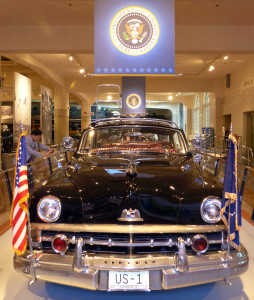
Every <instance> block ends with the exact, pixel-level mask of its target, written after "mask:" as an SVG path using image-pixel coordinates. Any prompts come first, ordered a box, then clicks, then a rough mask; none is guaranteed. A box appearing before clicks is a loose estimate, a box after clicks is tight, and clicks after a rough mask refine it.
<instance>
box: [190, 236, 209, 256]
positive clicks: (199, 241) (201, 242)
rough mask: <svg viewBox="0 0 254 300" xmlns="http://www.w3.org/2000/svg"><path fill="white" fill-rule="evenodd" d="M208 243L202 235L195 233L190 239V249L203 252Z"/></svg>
mask: <svg viewBox="0 0 254 300" xmlns="http://www.w3.org/2000/svg"><path fill="white" fill-rule="evenodd" d="M208 246H209V243H208V240H207V238H206V237H205V236H204V235H201V234H198V235H195V236H194V238H193V239H192V246H191V247H192V249H193V250H194V251H196V252H197V253H205V252H206V251H207V249H208Z"/></svg>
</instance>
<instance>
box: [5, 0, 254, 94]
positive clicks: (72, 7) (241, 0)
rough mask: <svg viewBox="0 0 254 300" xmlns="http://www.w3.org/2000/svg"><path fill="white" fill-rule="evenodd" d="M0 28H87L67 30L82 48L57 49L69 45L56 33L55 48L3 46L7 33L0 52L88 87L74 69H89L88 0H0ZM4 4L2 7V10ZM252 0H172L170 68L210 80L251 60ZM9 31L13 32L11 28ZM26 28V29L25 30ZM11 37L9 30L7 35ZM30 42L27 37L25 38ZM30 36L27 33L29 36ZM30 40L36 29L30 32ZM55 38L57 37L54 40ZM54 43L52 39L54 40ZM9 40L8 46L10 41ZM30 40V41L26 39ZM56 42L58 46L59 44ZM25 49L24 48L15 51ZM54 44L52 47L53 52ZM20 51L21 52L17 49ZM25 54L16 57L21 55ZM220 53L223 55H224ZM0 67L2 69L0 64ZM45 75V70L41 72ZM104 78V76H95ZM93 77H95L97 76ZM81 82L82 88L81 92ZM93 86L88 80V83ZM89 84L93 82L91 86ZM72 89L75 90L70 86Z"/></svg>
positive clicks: (90, 8) (90, 4)
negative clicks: (172, 53) (173, 52)
mask: <svg viewBox="0 0 254 300" xmlns="http://www.w3.org/2000/svg"><path fill="white" fill-rule="evenodd" d="M0 6H1V9H0V33H1V28H2V30H3V29H5V30H6V31H5V32H13V31H14V29H15V30H16V29H17V28H21V29H20V30H22V28H25V29H27V28H36V30H37V31H35V32H38V35H39V36H40V33H45V32H47V33H48V32H50V31H52V32H53V30H54V29H55V28H65V27H64V26H67V27H70V26H73V28H80V26H82V28H87V31H86V34H84V35H83V36H80V35H79V33H77V32H78V31H77V32H73V35H74V36H75V39H76V40H78V39H82V40H85V41H86V40H87V44H88V45H86V46H85V47H83V48H82V47H76V49H74V50H70V51H61V49H65V50H66V48H68V46H69V48H70V49H73V48H75V47H74V46H73V47H72V45H71V43H70V44H68V43H69V41H68V40H67V39H66V41H65V45H64V46H63V45H62V44H61V43H62V38H63V37H61V36H59V45H60V44H61V45H60V46H59V48H57V47H56V46H54V47H51V46H50V45H49V46H48V48H47V45H45V46H43V48H42V47H41V48H40V50H37V51H34V49H36V45H34V47H33V46H29V47H30V48H28V49H26V48H22V47H23V45H22V47H21V46H20V44H19V43H16V49H17V50H16V52H15V46H14V48H10V47H9V48H8V45H10V44H11V43H12V44H13V43H14V44H15V40H14V41H10V39H11V38H12V35H10V37H9V40H8V37H4V39H3V40H4V43H5V42H6V41H7V42H6V45H4V43H3V44H2V46H1V42H0V54H1V52H2V55H5V56H7V57H10V58H14V59H15V60H16V61H17V62H20V63H24V64H26V65H27V66H29V67H30V68H32V69H35V70H36V71H38V69H40V67H38V68H34V64H33V63H31V61H33V62H37V63H38V64H37V65H38V66H45V67H46V68H47V70H50V71H51V72H52V73H53V74H56V75H57V76H59V78H62V79H64V80H68V81H70V82H77V81H80V82H79V84H76V85H75V86H78V87H79V89H78V90H77V91H76V92H88V91H87V89H88V87H89V84H87V82H86V81H87V80H89V82H91V80H93V79H91V78H89V79H88V77H83V75H81V74H80V73H79V68H80V64H81V65H82V66H83V67H84V68H85V70H86V73H89V74H92V73H93V64H94V61H93V59H94V58H93V36H91V30H93V22H94V18H93V14H94V1H93V0H70V1H66V0H12V1H9V0H0ZM3 8H4V9H3ZM253 12H254V0H175V24H176V55H175V69H176V73H177V74H179V73H181V74H183V75H184V77H185V78H187V79H188V78H189V79H214V78H220V77H223V76H225V75H226V74H228V73H232V72H233V71H234V70H236V69H237V68H239V67H240V66H242V65H244V64H247V63H248V62H249V61H253V60H254V17H253V16H254V13H253ZM11 30H13V31H11ZM31 32H32V30H31ZM13 36H14V35H13ZM29 39H30V42H31V36H30V37H29ZM32 39H33V38H32ZM34 39H35V43H38V40H36V34H34ZM60 41H61V42H60ZM57 43H58V40H57V39H56V41H55V44H57ZM12 44H11V45H12ZM29 45H30V44H29ZM61 47H62V48H61ZM20 49H26V50H27V51H25V53H24V50H22V51H21V50H20ZM56 49H58V51H57V52H56ZM21 52H22V53H21ZM27 53H28V54H29V56H30V58H29V59H27V57H26V59H25V58H24V59H23V58H22V59H21V60H19V56H20V57H21V56H22V55H23V57H24V54H27ZM69 54H72V55H74V56H75V58H76V61H74V62H70V61H69V60H68V56H69ZM225 55H228V56H229V59H228V60H226V61H225V60H224V59H223V57H224V56H225ZM212 63H213V65H214V67H215V70H214V71H213V72H209V71H208V67H209V65H210V64H212ZM2 69H3V68H2ZM43 74H45V73H43ZM103 80H104V81H105V77H104V78H101V81H102V82H103ZM97 81H98V79H97ZM82 82H83V83H84V90H83V91H82V88H80V87H81V86H82ZM91 86H93V85H91ZM93 88H94V87H93ZM74 91H75V89H74Z"/></svg>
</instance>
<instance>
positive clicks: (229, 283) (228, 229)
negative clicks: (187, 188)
mask: <svg viewBox="0 0 254 300" xmlns="http://www.w3.org/2000/svg"><path fill="white" fill-rule="evenodd" d="M230 133H231V135H232V134H233V124H232V122H231V124H230ZM230 206H231V199H229V205H228V228H227V231H228V245H227V246H228V247H227V269H226V277H225V282H226V284H228V285H231V284H232V283H231V282H230V276H229V261H230V258H231V257H230V243H231V239H230Z"/></svg>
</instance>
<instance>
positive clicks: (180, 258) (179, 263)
mask: <svg viewBox="0 0 254 300" xmlns="http://www.w3.org/2000/svg"><path fill="white" fill-rule="evenodd" d="M177 247H178V252H176V254H175V261H176V266H175V270H176V271H177V272H179V273H184V272H186V271H188V270H189V261H188V256H187V254H186V249H185V242H184V239H183V238H181V237H179V238H178V242H177Z"/></svg>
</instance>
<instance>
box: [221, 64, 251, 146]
mask: <svg viewBox="0 0 254 300" xmlns="http://www.w3.org/2000/svg"><path fill="white" fill-rule="evenodd" d="M230 77H231V78H230V88H226V83H225V82H226V78H224V79H223V81H222V82H223V90H222V94H223V97H222V111H221V113H222V115H224V116H225V115H231V121H232V125H233V132H236V133H237V135H239V136H242V144H244V145H246V138H247V137H246V136H247V132H246V130H247V129H246V126H245V114H244V113H246V112H254V61H253V62H251V63H248V64H247V65H245V66H244V67H242V68H240V69H238V70H236V71H235V72H233V73H232V74H231V76H230Z"/></svg>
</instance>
